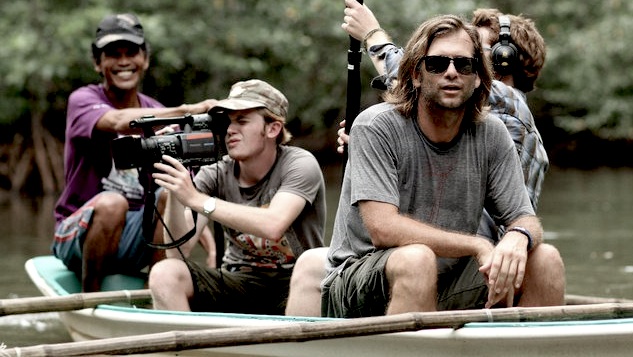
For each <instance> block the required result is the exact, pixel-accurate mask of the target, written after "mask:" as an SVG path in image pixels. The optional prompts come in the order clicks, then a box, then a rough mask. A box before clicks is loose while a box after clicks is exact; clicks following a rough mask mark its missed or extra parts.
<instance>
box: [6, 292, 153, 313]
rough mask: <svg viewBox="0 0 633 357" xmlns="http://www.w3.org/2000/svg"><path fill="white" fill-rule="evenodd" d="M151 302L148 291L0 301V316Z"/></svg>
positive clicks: (78, 294) (79, 294)
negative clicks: (119, 303)
mask: <svg viewBox="0 0 633 357" xmlns="http://www.w3.org/2000/svg"><path fill="white" fill-rule="evenodd" d="M150 300H151V294H150V291H149V289H140V290H117V291H102V292H95V293H76V294H70V295H64V296H54V297H52V296H38V297H28V298H19V299H2V300H0V316H5V315H12V314H27V313H38V312H50V311H70V310H80V309H85V308H91V307H95V306H97V305H102V304H112V303H117V302H125V303H128V304H130V305H135V304H140V303H146V302H148V301H150Z"/></svg>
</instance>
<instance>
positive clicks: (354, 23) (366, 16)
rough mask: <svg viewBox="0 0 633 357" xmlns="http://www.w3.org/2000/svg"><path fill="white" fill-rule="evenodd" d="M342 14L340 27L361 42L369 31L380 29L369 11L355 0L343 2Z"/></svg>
mask: <svg viewBox="0 0 633 357" xmlns="http://www.w3.org/2000/svg"><path fill="white" fill-rule="evenodd" d="M344 13H345V16H344V17H343V21H344V22H343V24H342V25H341V27H342V28H343V30H345V31H346V32H347V33H349V35H350V36H352V37H354V38H355V39H357V40H359V41H362V40H363V39H364V38H365V36H367V33H369V31H371V30H373V29H376V28H379V27H380V23H378V20H377V19H376V17H375V16H374V14H373V13H372V12H371V10H370V9H369V8H368V7H367V6H365V5H361V4H360V3H359V2H358V1H356V0H345V10H344Z"/></svg>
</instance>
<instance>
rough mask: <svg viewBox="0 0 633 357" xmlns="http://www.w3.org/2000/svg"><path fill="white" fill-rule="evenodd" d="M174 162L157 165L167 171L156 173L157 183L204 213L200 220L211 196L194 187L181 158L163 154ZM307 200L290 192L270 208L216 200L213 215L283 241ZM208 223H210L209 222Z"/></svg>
mask: <svg viewBox="0 0 633 357" xmlns="http://www.w3.org/2000/svg"><path fill="white" fill-rule="evenodd" d="M163 160H165V161H166V162H168V163H169V164H171V166H170V165H166V164H162V163H156V164H155V165H154V167H155V168H156V169H158V170H159V171H162V172H164V173H155V174H153V175H152V176H153V177H154V179H155V180H156V183H157V184H158V185H160V186H161V187H164V188H165V189H168V190H169V191H170V192H172V194H173V195H174V196H175V197H177V199H178V201H179V202H180V203H181V204H183V205H184V206H187V207H191V209H192V210H195V211H197V212H200V214H199V215H198V223H200V219H201V217H203V216H204V214H202V212H203V207H202V206H203V204H204V202H205V201H206V200H207V199H208V198H209V196H207V195H206V194H204V193H201V192H199V191H198V190H196V189H195V187H194V186H193V183H192V182H191V178H190V176H189V172H188V171H187V169H186V168H185V167H184V166H182V164H181V163H180V162H178V160H176V159H174V158H171V157H169V156H163ZM305 204H306V200H305V199H304V198H303V197H300V196H298V195H295V194H292V193H288V192H278V193H276V194H275V196H273V199H272V200H271V202H270V205H269V206H268V207H265V208H264V207H249V206H244V205H240V204H236V203H232V202H227V201H223V200H220V199H217V200H216V208H215V211H213V213H211V214H210V216H209V218H210V219H212V220H214V221H218V222H220V223H222V224H223V225H225V226H227V227H230V228H233V229H235V230H237V231H240V232H244V233H248V234H253V235H256V236H258V237H261V238H264V239H270V240H275V241H277V240H279V239H281V237H282V236H283V234H284V233H285V232H286V230H288V227H290V225H291V224H292V222H293V221H294V220H295V219H296V218H297V217H298V216H299V214H300V213H301V211H302V210H303V208H304V207H305ZM205 223H206V222H205Z"/></svg>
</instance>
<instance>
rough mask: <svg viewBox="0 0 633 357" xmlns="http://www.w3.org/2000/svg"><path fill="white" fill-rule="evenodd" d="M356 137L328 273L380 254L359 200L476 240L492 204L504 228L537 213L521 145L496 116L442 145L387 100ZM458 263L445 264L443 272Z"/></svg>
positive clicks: (360, 124) (358, 125)
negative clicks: (382, 204)
mask: <svg viewBox="0 0 633 357" xmlns="http://www.w3.org/2000/svg"><path fill="white" fill-rule="evenodd" d="M351 132H352V133H353V135H351V136H350V142H349V161H348V164H347V167H346V170H345V176H344V178H343V186H342V189H341V196H340V199H339V206H338V211H337V214H336V219H335V221H334V232H333V236H332V242H331V243H330V249H329V252H328V263H327V265H328V267H327V268H328V273H332V272H333V271H335V270H337V269H342V268H343V266H345V264H344V263H345V261H347V260H348V259H350V258H360V257H362V256H364V255H366V254H368V253H371V252H372V251H374V250H375V249H376V248H375V247H374V246H373V245H372V242H371V238H370V236H369V234H368V232H367V230H366V229H365V226H364V225H363V222H362V220H361V218H360V216H359V210H358V202H359V201H363V200H371V201H379V202H386V203H390V204H393V205H395V206H397V207H399V208H400V213H401V214H404V215H407V216H409V217H412V218H414V219H417V220H419V221H421V222H425V223H427V224H431V225H434V226H437V227H441V228H444V229H447V230H453V231H459V232H464V233H468V234H473V235H474V234H475V233H476V232H477V227H478V226H479V221H480V218H481V214H482V207H484V206H485V208H486V209H487V210H488V212H490V214H491V216H492V217H493V219H495V221H496V222H497V223H498V224H508V223H510V222H511V221H513V220H515V219H517V218H519V217H520V216H523V215H533V214H534V210H533V209H532V206H531V204H530V199H529V197H528V195H527V191H526V189H525V185H524V184H523V174H522V172H521V166H520V164H519V160H518V156H517V153H516V149H515V146H514V143H513V142H512V139H511V138H510V135H509V134H508V131H507V129H506V128H505V126H504V125H503V123H502V122H501V120H499V119H498V118H497V117H495V116H492V115H488V116H487V117H486V119H485V120H484V121H483V122H482V123H480V124H470V125H468V126H467V127H465V128H464V129H463V130H462V133H461V134H460V135H459V136H458V137H457V138H456V139H455V140H454V141H453V142H451V143H448V144H443V145H437V144H434V143H432V142H431V141H429V140H428V139H427V138H426V137H425V136H424V134H423V133H422V131H421V130H420V128H419V126H418V124H417V121H415V120H412V119H408V118H404V117H403V116H402V115H401V114H400V113H399V112H398V111H397V110H395V109H394V107H393V105H391V104H388V103H381V104H377V105H374V106H372V107H370V108H368V109H367V110H365V111H363V112H362V113H361V114H360V115H359V116H358V117H357V119H356V121H355V122H354V125H353V127H352V130H351ZM451 261H453V260H449V259H441V260H440V262H439V264H440V266H439V270H440V271H442V270H443V269H445V267H446V266H448V265H450V263H451ZM443 266H444V267H443ZM327 280H328V279H326V280H325V281H327Z"/></svg>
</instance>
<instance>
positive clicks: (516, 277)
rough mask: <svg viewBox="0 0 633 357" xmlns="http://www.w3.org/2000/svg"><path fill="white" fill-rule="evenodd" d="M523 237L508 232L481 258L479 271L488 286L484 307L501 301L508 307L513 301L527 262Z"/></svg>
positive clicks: (521, 282)
mask: <svg viewBox="0 0 633 357" xmlns="http://www.w3.org/2000/svg"><path fill="white" fill-rule="evenodd" d="M526 244H527V243H526V239H525V237H524V236H523V235H522V234H520V233H517V232H508V233H507V234H506V235H504V237H503V239H502V240H501V241H500V242H499V244H497V246H496V247H495V248H494V249H493V250H492V252H491V254H490V256H488V257H486V258H484V259H483V261H484V264H483V265H482V266H481V267H480V268H479V271H480V272H482V273H483V274H484V276H485V277H486V278H487V280H488V281H487V284H488V288H489V293H488V302H487V303H486V308H490V307H492V306H494V305H496V304H498V303H499V302H502V301H503V300H505V301H503V302H504V303H505V305H506V306H508V307H510V306H512V305H513V303H514V294H515V291H516V290H518V289H520V288H521V286H522V285H523V278H524V277H525V266H526V264H527V245H526Z"/></svg>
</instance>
